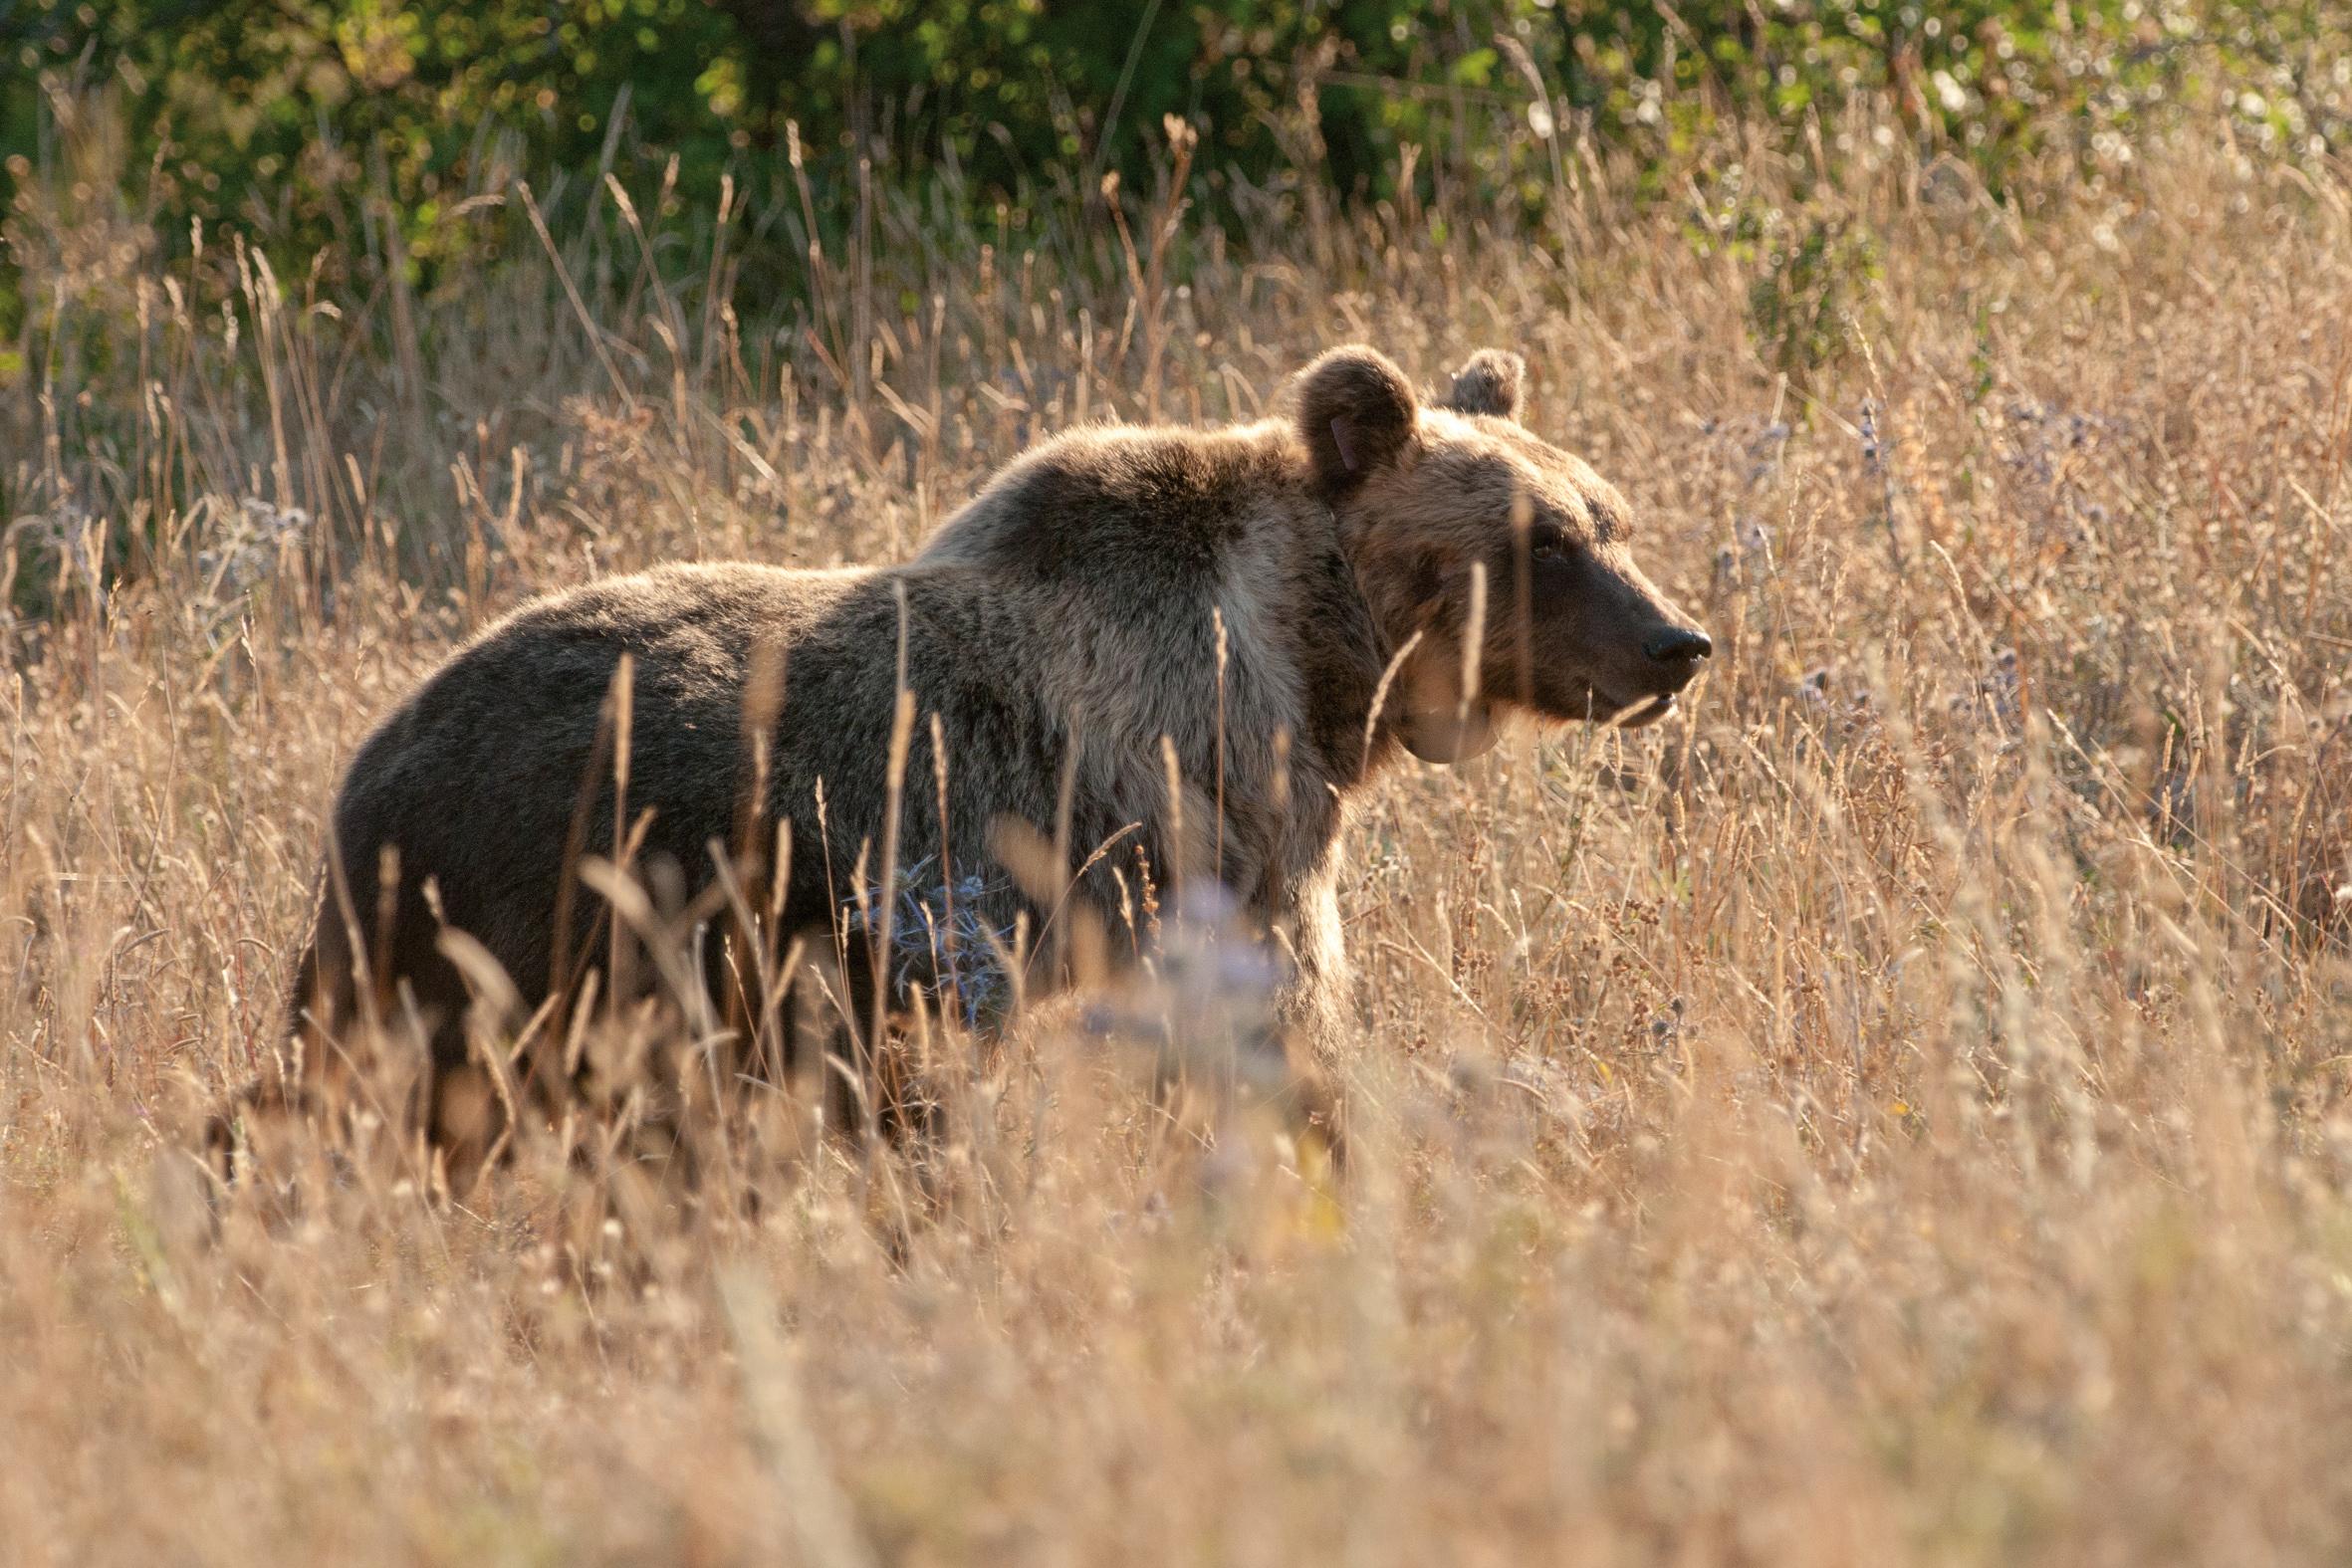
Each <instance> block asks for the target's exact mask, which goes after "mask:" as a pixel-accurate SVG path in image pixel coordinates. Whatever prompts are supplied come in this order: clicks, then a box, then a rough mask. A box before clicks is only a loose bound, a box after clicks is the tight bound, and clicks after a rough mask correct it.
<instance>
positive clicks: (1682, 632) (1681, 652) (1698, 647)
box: [1642, 626, 1715, 664]
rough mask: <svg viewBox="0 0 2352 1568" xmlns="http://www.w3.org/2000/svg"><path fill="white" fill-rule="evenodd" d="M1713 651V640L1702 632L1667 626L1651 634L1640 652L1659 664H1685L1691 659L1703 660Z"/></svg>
mask: <svg viewBox="0 0 2352 1568" xmlns="http://www.w3.org/2000/svg"><path fill="white" fill-rule="evenodd" d="M1714 651H1715V642H1714V639H1713V638H1711V637H1709V636H1708V635H1707V633H1705V632H1703V631H1693V630H1690V629H1688V628H1686V627H1682V626H1669V627H1667V628H1666V629H1665V630H1664V631H1661V632H1656V633H1653V634H1652V635H1651V637H1650V640H1649V641H1647V642H1645V643H1643V644H1642V652H1644V653H1646V654H1648V655H1649V656H1650V657H1651V658H1653V659H1656V660H1657V661H1658V662H1659V663H1660V664H1687V663H1689V662H1690V661H1691V660H1693V659H1704V658H1706V657H1707V656H1708V655H1709V654H1711V653H1713V652H1714Z"/></svg>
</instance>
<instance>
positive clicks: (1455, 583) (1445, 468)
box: [1297, 347, 1714, 762]
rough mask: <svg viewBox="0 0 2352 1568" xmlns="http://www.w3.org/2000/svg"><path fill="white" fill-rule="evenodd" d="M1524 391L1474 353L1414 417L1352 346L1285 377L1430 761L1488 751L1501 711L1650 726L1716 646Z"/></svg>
mask: <svg viewBox="0 0 2352 1568" xmlns="http://www.w3.org/2000/svg"><path fill="white" fill-rule="evenodd" d="M1526 378H1527V366H1526V364H1525V362H1524V361H1522V360H1521V358H1520V356H1519V355H1518V354H1515V353H1508V352H1505V351H1503V350H1500V349H1494V348H1488V349H1482V350H1481V351H1480V352H1478V353H1476V354H1474V355H1472V356H1471V359H1470V362H1469V363H1467V364H1465V365H1464V366H1463V367H1462V368H1461V370H1460V371H1459V372H1457V373H1456V374H1455V376H1454V380H1453V385H1452V386H1451V388H1449V389H1448V391H1447V393H1446V395H1445V396H1444V397H1443V398H1442V399H1439V400H1437V401H1435V402H1431V403H1424V402H1423V401H1422V400H1421V399H1419V398H1418V397H1416V396H1415V395H1414V392H1413V386H1412V383H1411V382H1409V381H1407V380H1406V379H1405V376H1404V373H1403V372H1402V371H1400V370H1399V369H1397V367H1396V366H1395V365H1394V364H1392V363H1391V362H1390V361H1389V360H1388V359H1387V358H1386V357H1384V356H1383V355H1381V354H1379V353H1376V352H1374V351H1373V350H1372V349H1370V348H1363V347H1351V348H1336V349H1333V350H1332V351H1331V352H1329V353H1326V354H1324V355H1323V356H1322V357H1321V358H1319V359H1317V360H1315V362H1314V363H1313V364H1311V365H1309V366H1308V367H1307V368H1306V371H1305V372H1304V374H1303V376H1302V377H1301V378H1300V381H1299V389H1298V401H1297V417H1298V432H1299V435H1300V436H1301V438H1302V439H1303V440H1304V441H1305V444H1306V449H1307V452H1308V454H1309V455H1310V458H1311V461H1312V463H1313V468H1314V483H1315V485H1316V486H1317V487H1318V489H1319V490H1320V491H1321V492H1322V494H1323V496H1324V498H1325V499H1326V500H1327V501H1328V502H1329V503H1330V505H1331V508H1332V510H1333V512H1334V513H1335V514H1336V516H1337V517H1338V520H1339V527H1340V538H1341V540H1342V541H1343V543H1344V545H1345V547H1346V550H1347V552H1348V555H1349V558H1350V560H1352V562H1353V564H1354V567H1355V572H1356V578H1357V581H1358V582H1359V583H1360V584H1361V586H1362V588H1363V592H1364V596H1365V598H1366V600H1367V601H1368V602H1369V603H1370V605H1371V608H1372V613H1373V616H1374V619H1375V620H1376V621H1377V622H1378V624H1379V626H1380V629H1381V632H1382V634H1383V635H1384V636H1385V638H1386V639H1387V641H1388V644H1389V646H1390V647H1391V648H1393V649H1396V650H1398V654H1399V658H1398V662H1397V665H1396V668H1395V673H1394V675H1393V677H1392V682H1391V690H1390V694H1389V696H1388V697H1387V699H1386V704H1387V706H1388V708H1389V710H1390V711H1391V712H1394V713H1396V714H1398V715H1399V717H1400V721H1401V722H1400V730H1401V733H1402V736H1403V739H1404V741H1405V744H1406V746H1407V747H1409V748H1410V749H1411V750H1412V751H1413V753H1414V754H1415V755H1416V756H1419V757H1423V758H1426V759H1428V760H1430V761H1433V762H1459V761H1462V760H1464V759H1466V758H1469V757H1474V756H1476V755H1477V754H1478V753H1480V752H1483V751H1485V750H1486V749H1487V748H1488V747H1489V746H1490V745H1492V744H1493V741H1494V723H1493V719H1494V714H1495V712H1496V711H1497V710H1498V709H1517V710H1522V711H1526V712H1529V713H1532V714H1535V715H1537V716H1539V717H1542V718H1547V719H1554V720H1579V719H1581V720H1587V721H1592V722H1612V721H1613V722H1615V723H1618V724H1622V725H1625V726H1628V727H1631V726H1638V725H1644V724H1651V723H1654V722H1656V721H1657V720H1659V719H1661V718H1663V717H1665V716H1666V714H1667V713H1669V712H1671V711H1672V709H1673V707H1674V700H1675V696H1676V694H1677V693H1679V692H1680V691H1681V690H1682V689H1683V688H1684V687H1685V686H1688V685H1689V684H1690V682H1691V678H1692V677H1693V676H1694V675H1696V674H1697V673H1698V670H1699V665H1700V662H1701V661H1702V660H1704V659H1705V658H1706V657H1707V656H1708V654H1709V653H1710V652H1711V651H1713V646H1714V645H1713V644H1712V643H1711V642H1709V640H1708V638H1707V634H1706V633H1705V632H1703V631H1701V630H1700V629H1699V628H1698V626H1697V625H1696V624H1694V623H1693V622H1692V620H1691V618H1690V617H1689V616H1688V615H1685V614H1684V613H1683V612H1682V611H1681V610H1679V609H1677V608H1676V607H1675V606H1674V604H1673V603H1672V602H1671V601H1669V600H1668V599H1667V597H1666V595H1665V594H1663V593H1661V592H1659V591H1658V588H1657V586H1656V584H1654V583H1652V582H1651V581H1650V579H1649V578H1648V577H1646V576H1644V575H1643V574H1642V571H1641V568H1640V567H1639V566H1637V565H1635V564H1634V560H1633V552H1632V548H1631V537H1632V528H1631V522H1630V518H1631V513H1630V509H1629V508H1628V507H1627V506H1626V504H1625V498H1624V497H1623V496H1620V495H1619V494H1618V493H1617V492H1616V490H1615V489H1614V488H1613V487H1611V486H1610V485H1609V484H1608V482H1607V481H1605V480H1603V479H1602V478H1601V477H1600V476H1599V475H1598V474H1596V473H1594V472H1593V471H1592V469H1591V468H1590V467H1588V466H1586V465H1585V464H1584V463H1583V462H1582V461H1580V460H1578V459H1577V458H1574V457H1571V456H1570V455H1569V454H1567V453H1565V452H1563V451H1561V450H1560V449H1559V448H1557V447H1555V446H1553V445H1551V444H1550V443H1549V442H1547V441H1544V440H1542V439H1540V438H1538V437H1537V436H1535V435H1534V434H1532V433H1531V432H1529V430H1528V429H1527V427H1526V426H1524V425H1522V424H1521V423H1520V419H1519V414H1520V403H1521V396H1522V390H1523V387H1524V384H1525V382H1526Z"/></svg>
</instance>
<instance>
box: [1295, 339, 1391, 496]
mask: <svg viewBox="0 0 2352 1568" xmlns="http://www.w3.org/2000/svg"><path fill="white" fill-rule="evenodd" d="M1419 420H1420V409H1419V407H1418V405H1417V404H1416V403H1415V402H1414V400H1413V384H1412V383H1411V382H1410V381H1407V380H1406V379H1405V373H1404V372H1403V371H1402V370H1399V369H1398V368H1397V367H1396V366H1395V365H1394V364H1391V363H1390V362H1389V360H1388V358H1387V356H1386V355H1384V354H1381V353H1379V352H1377V351H1376V350H1374V349H1370V348H1365V347H1362V346H1361V345H1358V346H1355V347H1349V348H1334V349H1332V350H1331V351H1330V352H1329V353H1326V354H1324V355H1323V356H1322V357H1321V358H1319V359H1317V360H1315V362H1314V363H1312V364H1310V365H1308V366H1307V367H1306V370H1305V373H1304V374H1303V375H1302V376H1301V377H1300V380H1299V392H1298V434H1299V435H1300V436H1301V437H1302V438H1303V439H1304V440H1305V442H1306V449H1307V451H1309V452H1311V453H1313V454H1314V471H1315V477H1316V478H1317V479H1319V480H1321V481H1322V482H1323V484H1324V486H1325V487H1327V488H1329V489H1332V490H1342V489H1346V488H1348V487H1350V486H1352V485H1354V484H1356V483H1357V482H1358V481H1360V480H1361V479H1362V478H1363V477H1364V476H1365V475H1366V474H1369V473H1371V472H1372V471H1373V470H1374V469H1377V468H1380V467H1383V466H1384V465H1386V464H1388V463H1392V462H1394V461H1395V460H1396V458H1397V455H1398V454H1399V453H1401V452H1402V451H1403V450H1404V449H1405V446H1406V444H1407V443H1409V442H1410V441H1411V440H1412V439H1413V429H1414V426H1415V425H1416V424H1417V423H1418V422H1419Z"/></svg>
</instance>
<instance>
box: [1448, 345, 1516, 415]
mask: <svg viewBox="0 0 2352 1568" xmlns="http://www.w3.org/2000/svg"><path fill="white" fill-rule="evenodd" d="M1527 385H1528V361H1527V360H1525V359H1522V358H1521V357H1520V356H1519V355H1518V354H1515V353H1513V352H1511V350H1509V349H1508V348H1481V349H1480V350H1479V351H1478V352H1476V353H1474V354H1472V355H1471V356H1470V361H1469V362H1468V363H1467V364H1465V365H1463V366H1462V368H1461V369H1459V370H1456V371H1455V372H1454V385H1453V389H1452V390H1450V391H1448V392H1447V393H1446V400H1445V401H1444V402H1443V403H1441V404H1440V405H1439V406H1440V407H1443V408H1451V409H1452V410H1454V412H1456V413H1458V414H1493V415H1494V416H1495V417H1496V418H1498V419H1517V418H1518V417H1519V410H1520V403H1521V400H1522V399H1523V398H1524V397H1525V396H1526V393H1527Z"/></svg>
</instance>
